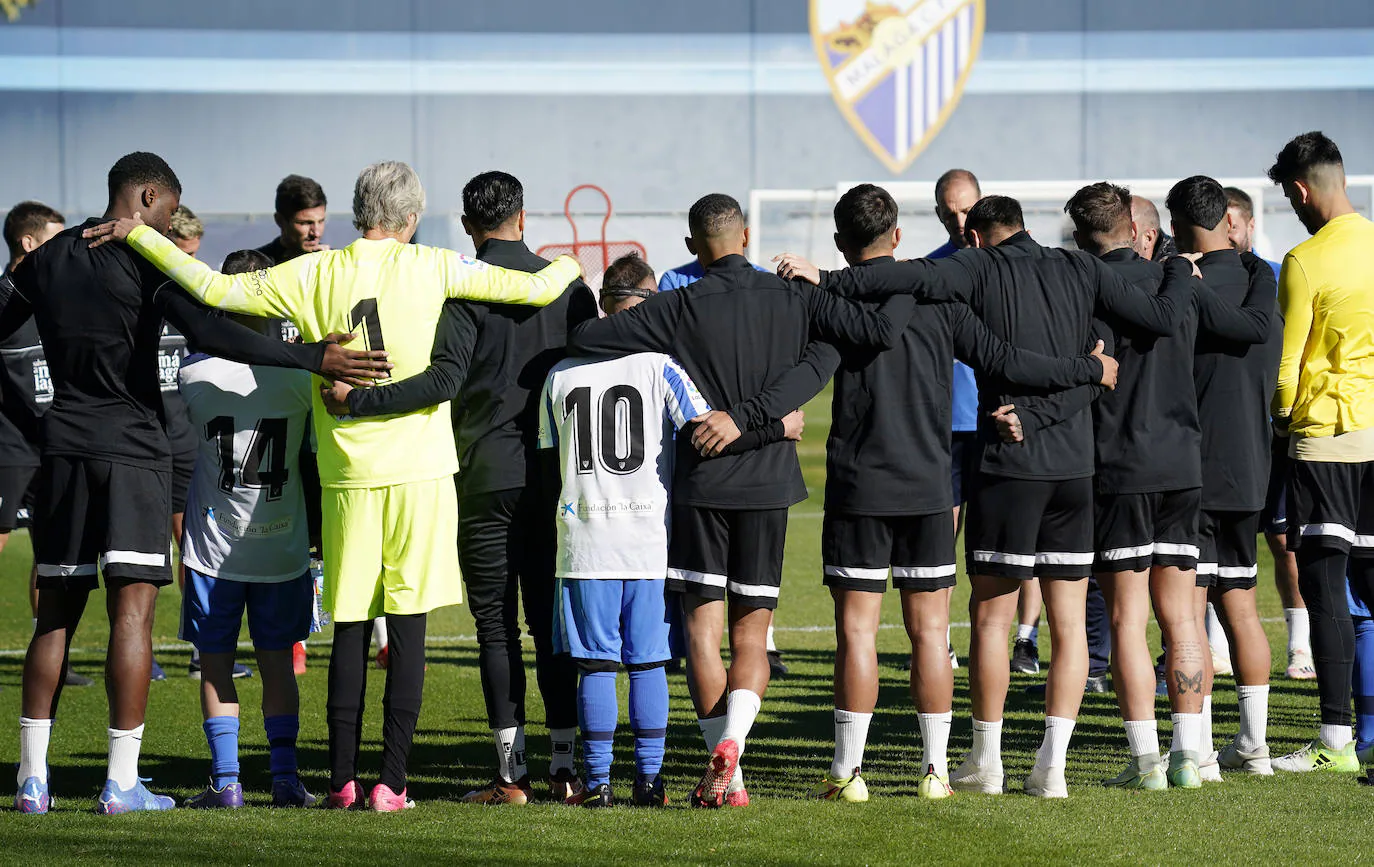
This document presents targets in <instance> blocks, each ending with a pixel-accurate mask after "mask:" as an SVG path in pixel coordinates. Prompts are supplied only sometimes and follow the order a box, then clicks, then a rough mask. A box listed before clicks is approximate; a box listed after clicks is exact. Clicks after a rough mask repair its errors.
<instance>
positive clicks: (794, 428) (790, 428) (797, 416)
mask: <svg viewBox="0 0 1374 867" xmlns="http://www.w3.org/2000/svg"><path fill="white" fill-rule="evenodd" d="M804 430H806V413H804V412H802V411H801V410H799V409H794V410H792V411H791V412H789V413H788V414H787V415H785V416H783V417H782V432H783V436H784V437H786V438H787V439H789V440H793V441H795V442H801V438H802V432H803V431H804Z"/></svg>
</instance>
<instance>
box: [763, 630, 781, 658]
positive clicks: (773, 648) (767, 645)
mask: <svg viewBox="0 0 1374 867" xmlns="http://www.w3.org/2000/svg"><path fill="white" fill-rule="evenodd" d="M763 649H764V650H766V651H768V652H769V653H777V651H778V645H777V644H776V643H774V641H773V624H771V623H770V624H768V634H767V635H765V636H764V638H763Z"/></svg>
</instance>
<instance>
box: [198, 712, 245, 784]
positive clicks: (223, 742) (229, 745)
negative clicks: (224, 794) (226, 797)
mask: <svg viewBox="0 0 1374 867" xmlns="http://www.w3.org/2000/svg"><path fill="white" fill-rule="evenodd" d="M201 727H202V728H203V729H205V740H206V742H208V743H209V744H210V783H211V785H213V786H214V787H215V788H216V789H222V788H224V787H225V786H227V785H229V784H230V783H237V782H238V781H239V718H238V717H236V716H212V717H210V718H209V719H207V720H206V721H205V723H204V724H203V725H202V726H201Z"/></svg>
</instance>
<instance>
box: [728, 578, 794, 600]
mask: <svg viewBox="0 0 1374 867" xmlns="http://www.w3.org/2000/svg"><path fill="white" fill-rule="evenodd" d="M726 586H727V587H728V588H729V590H730V592H731V593H733V594H735V595H736V596H756V597H762V598H765V599H777V598H778V591H779V590H781V589H782V588H780V587H769V586H768V585H766V584H741V583H739V582H738V581H731V582H729V584H727V585H726Z"/></svg>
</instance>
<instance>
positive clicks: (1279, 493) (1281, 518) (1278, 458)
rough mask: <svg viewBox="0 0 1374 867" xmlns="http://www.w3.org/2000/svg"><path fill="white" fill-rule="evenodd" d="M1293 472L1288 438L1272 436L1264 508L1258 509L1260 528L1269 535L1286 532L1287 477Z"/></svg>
mask: <svg viewBox="0 0 1374 867" xmlns="http://www.w3.org/2000/svg"><path fill="white" fill-rule="evenodd" d="M1292 473H1293V459H1292V458H1290V457H1289V456H1288V438H1287V437H1274V447H1273V449H1272V451H1271V452H1270V454H1269V487H1268V488H1266V489H1265V492H1264V508H1263V509H1261V510H1260V530H1262V531H1264V532H1265V533H1268V534H1269V535H1271V536H1283V535H1285V534H1286V533H1287V532H1288V477H1289V476H1290V475H1292Z"/></svg>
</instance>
